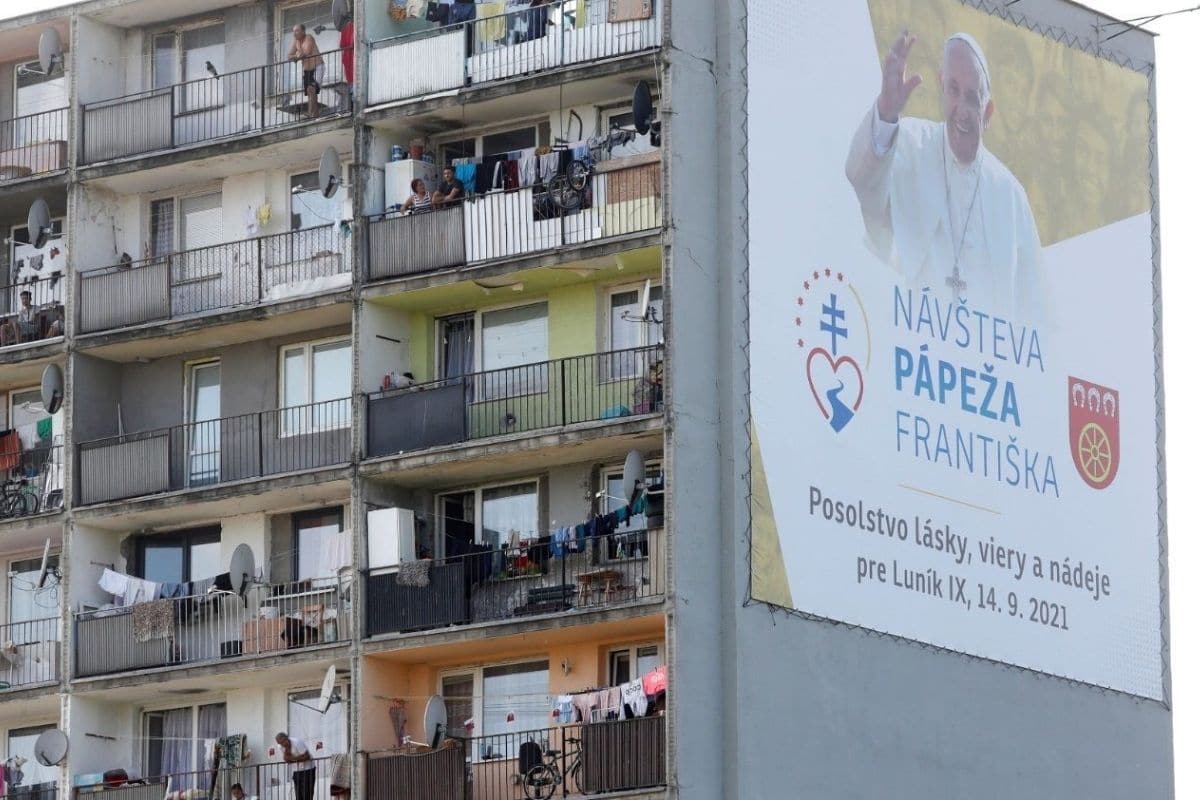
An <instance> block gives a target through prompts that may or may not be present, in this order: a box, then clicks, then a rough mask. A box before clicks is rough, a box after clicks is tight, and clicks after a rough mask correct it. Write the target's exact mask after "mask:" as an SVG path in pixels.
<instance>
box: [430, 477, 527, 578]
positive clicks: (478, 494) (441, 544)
mask: <svg viewBox="0 0 1200 800" xmlns="http://www.w3.org/2000/svg"><path fill="white" fill-rule="evenodd" d="M530 483H532V484H533V485H534V497H535V498H536V499H537V516H538V520H539V522H538V524H539V525H540V520H541V515H542V501H543V500H544V497H543V494H542V493H543V488H544V487H543V481H542V477H541V476H540V475H534V476H530V477H525V478H515V479H510V480H503V481H490V482H488V483H481V484H476V485H474V486H462V487H459V488H456V489H446V490H443V491H439V492H436V493H435V494H434V506H435V508H436V509H437V514H436V518H437V535H436V537H435V539H434V547H433V549H434V557H435V558H439V559H444V558H445V557H446V519H445V515H444V514H443V513H442V498H444V497H448V496H450V495H459V494H467V493H468V492H470V493H472V494H474V496H475V500H474V503H475V519H474V521H473V522H472V523H471V524H472V525H474V527H475V535H474V537H473V539H472V541H473V542H474V543H475V544H476V545H481V544H484V543H483V542H482V541H480V539H481V537H482V535H483V493H484V492H485V491H487V490H488V489H503V488H506V487H509V486H521V485H524V484H530ZM534 532H535V533H539V534H540V533H541V531H536V530H535V531H534ZM504 545H505V543H504V542H501V543H500V546H501V547H502V548H503V547H504Z"/></svg>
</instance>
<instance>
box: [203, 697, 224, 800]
mask: <svg viewBox="0 0 1200 800" xmlns="http://www.w3.org/2000/svg"><path fill="white" fill-rule="evenodd" d="M196 734H197V737H198V738H197V741H196V769H197V770H198V771H199V770H205V771H207V770H209V769H211V768H212V761H211V760H210V758H209V756H210V755H211V753H212V749H213V748H212V746H213V745H214V744H215V743H216V740H217V739H220V738H221V737H222V736H224V735H225V704H224V703H215V704H213V705H209V706H200V708H199V717H198V719H197V721H196ZM201 785H202V786H206V785H207V777H206V778H205V780H204V781H202V782H201Z"/></svg>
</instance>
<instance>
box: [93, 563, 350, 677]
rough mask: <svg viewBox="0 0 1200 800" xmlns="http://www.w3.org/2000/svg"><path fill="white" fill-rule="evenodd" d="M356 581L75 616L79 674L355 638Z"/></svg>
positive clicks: (255, 588)
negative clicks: (352, 604) (352, 596)
mask: <svg viewBox="0 0 1200 800" xmlns="http://www.w3.org/2000/svg"><path fill="white" fill-rule="evenodd" d="M350 620H351V612H350V580H349V579H342V578H329V579H321V580H306V581H294V582H291V583H280V584H273V585H265V584H254V585H251V586H250V587H248V588H247V589H246V590H245V592H244V597H239V596H238V595H235V594H233V593H232V592H227V591H209V592H208V593H206V594H200V595H195V596H189V597H180V598H169V599H164V600H157V601H150V602H145V603H139V604H137V605H133V606H126V607H122V608H115V609H104V610H100V611H84V612H78V613H76V614H75V673H74V674H75V675H77V676H79V677H90V676H93V675H112V674H115V673H120V672H129V671H133V670H140V669H150V668H154V667H167V666H177V665H181V664H201V663H206V662H213V661H220V660H222V659H227V658H237V657H240V656H257V655H278V654H280V653H283V652H286V651H288V650H295V649H299V648H305V647H314V646H317V645H325V644H334V643H337V642H344V641H347V640H348V639H349V638H350V632H351V627H350V624H351V623H350Z"/></svg>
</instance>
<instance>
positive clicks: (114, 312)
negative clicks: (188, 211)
mask: <svg viewBox="0 0 1200 800" xmlns="http://www.w3.org/2000/svg"><path fill="white" fill-rule="evenodd" d="M348 250H349V242H348V239H347V237H346V236H344V235H343V234H342V232H341V230H340V229H339V227H338V226H335V225H324V226H321V227H319V228H308V229H306V230H300V231H291V232H288V233H281V234H275V235H273V236H264V237H260V238H256V239H247V240H244V241H240V242H230V243H228V244H220V245H215V246H212V247H203V248H198V249H195V250H185V251H182V252H179V253H172V254H171V255H168V256H163V257H161V258H153V259H147V260H144V261H132V262H128V263H123V264H116V265H114V266H109V267H105V268H103V269H96V270H89V271H87V272H83V273H81V274H80V276H79V298H80V302H79V331H80V332H81V333H95V332H99V331H106V330H111V329H115V328H123V327H127V326H130V325H139V324H143V323H148V322H159V321H164V320H170V319H176V318H180V317H186V316H190V315H197V314H204V313H207V312H214V311H220V310H224V309H236V308H242V307H246V306H254V305H260V304H266V303H273V302H279V301H283V300H287V299H290V298H296V297H304V296H312V295H317V294H321V293H327V292H329V291H333V290H338V289H344V288H348V287H349V285H350V272H351V262H350V255H349V252H348Z"/></svg>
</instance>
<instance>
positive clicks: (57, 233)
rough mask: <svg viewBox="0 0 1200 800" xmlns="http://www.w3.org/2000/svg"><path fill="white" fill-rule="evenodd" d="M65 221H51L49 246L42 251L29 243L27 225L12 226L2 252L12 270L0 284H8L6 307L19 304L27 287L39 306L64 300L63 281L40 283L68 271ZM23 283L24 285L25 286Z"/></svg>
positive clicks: (5, 299)
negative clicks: (64, 230)
mask: <svg viewBox="0 0 1200 800" xmlns="http://www.w3.org/2000/svg"><path fill="white" fill-rule="evenodd" d="M62 235H63V220H62V218H61V217H59V218H57V219H53V220H51V221H50V236H49V237H48V238H47V239H46V246H45V247H43V248H42V249H41V250H39V249H37V248H36V247H34V246H33V245H32V244H31V243H30V237H29V228H28V227H26V226H25V225H14V226H13V227H12V236H11V240H10V241H9V243H8V246H7V247H5V249H4V250H3V251H0V253H3V255H4V257H6V258H7V259H8V264H10V265H11V269H9V270H8V271H7V274H5V275H4V276H3V277H0V285H7V286H8V287H9V288H8V289H6V290H5V292H4V294H3V297H0V303H6V304H7V309H4V310H11V309H15V308H17V307H18V306H19V305H20V294H21V290H23V289H28V290H29V291H31V292H32V293H33V304H34V305H35V306H40V305H43V304H46V303H50V302H55V303H58V302H62V283H61V281H56V280H51V281H46V282H43V283H37V284H34V285H33V286H30V285H29V284H31V283H32V282H34V281H38V280H41V279H45V278H50V277H52V276H58V275H61V274H62V273H63V272H64V271H65V270H66V265H67V258H66V248H64V247H63V241H62ZM22 284H24V285H22Z"/></svg>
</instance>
